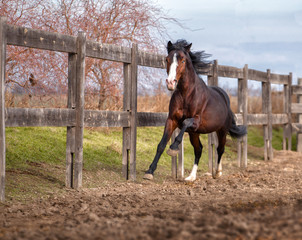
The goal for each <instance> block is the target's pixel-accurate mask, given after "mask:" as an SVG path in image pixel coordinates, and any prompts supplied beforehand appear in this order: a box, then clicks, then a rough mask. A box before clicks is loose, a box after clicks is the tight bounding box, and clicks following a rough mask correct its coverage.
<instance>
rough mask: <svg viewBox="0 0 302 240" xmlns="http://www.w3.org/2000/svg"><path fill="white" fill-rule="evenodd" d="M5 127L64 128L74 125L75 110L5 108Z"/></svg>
mask: <svg viewBox="0 0 302 240" xmlns="http://www.w3.org/2000/svg"><path fill="white" fill-rule="evenodd" d="M5 113H6V116H5V124H6V126H7V127H34V126H38V127H42V126H55V127H65V126H74V125H75V110H72V109H65V108H7V109H6V111H5Z"/></svg>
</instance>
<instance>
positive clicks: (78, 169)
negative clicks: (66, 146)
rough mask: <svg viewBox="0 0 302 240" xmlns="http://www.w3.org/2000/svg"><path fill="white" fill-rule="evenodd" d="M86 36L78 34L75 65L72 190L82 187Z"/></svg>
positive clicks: (81, 33) (82, 33)
mask: <svg viewBox="0 0 302 240" xmlns="http://www.w3.org/2000/svg"><path fill="white" fill-rule="evenodd" d="M85 55H86V34H85V33H84V32H79V33H78V38H77V64H76V80H77V81H76V127H75V164H74V188H75V189H79V188H81V187H82V172H83V135H84V100H85V99H84V92H85V89H84V86H85Z"/></svg>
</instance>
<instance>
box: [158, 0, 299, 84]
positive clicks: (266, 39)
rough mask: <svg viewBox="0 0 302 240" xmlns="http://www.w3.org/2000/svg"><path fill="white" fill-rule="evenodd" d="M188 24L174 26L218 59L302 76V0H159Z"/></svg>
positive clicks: (173, 29) (175, 31) (179, 34)
mask: <svg viewBox="0 0 302 240" xmlns="http://www.w3.org/2000/svg"><path fill="white" fill-rule="evenodd" d="M157 2H158V4H159V5H161V6H163V8H164V9H165V10H168V11H169V15H170V16H171V17H175V18H177V19H178V20H180V21H181V22H182V23H183V24H184V25H185V26H186V27H187V28H189V29H190V30H189V29H187V30H184V29H182V28H180V27H177V26H175V25H172V26H169V34H170V36H171V38H172V39H171V40H172V41H175V40H177V39H180V38H183V39H186V40H187V41H189V42H192V43H193V47H192V49H193V50H205V51H206V52H207V53H210V54H212V59H217V60H218V63H219V64H222V65H230V66H234V67H243V66H244V64H246V63H247V64H248V65H249V68H254V69H257V70H262V71H266V69H271V71H272V72H273V73H281V74H288V73H289V72H293V74H294V78H295V79H294V83H296V77H297V76H298V77H302V0H287V1H284V0H157Z"/></svg>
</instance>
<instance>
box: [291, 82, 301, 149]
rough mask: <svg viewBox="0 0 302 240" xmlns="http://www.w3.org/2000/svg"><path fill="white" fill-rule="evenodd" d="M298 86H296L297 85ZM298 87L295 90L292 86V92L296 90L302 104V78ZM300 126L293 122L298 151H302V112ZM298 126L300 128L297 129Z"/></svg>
mask: <svg viewBox="0 0 302 240" xmlns="http://www.w3.org/2000/svg"><path fill="white" fill-rule="evenodd" d="M295 87H296V86H295ZM297 87H298V88H299V90H296V91H294V90H293V89H294V88H293V86H292V92H296V93H295V94H297V103H300V104H302V78H298V85H297ZM298 124H299V125H298V126H297V127H295V125H293V124H292V129H293V130H295V131H297V152H302V129H301V125H302V114H298ZM296 128H298V129H296Z"/></svg>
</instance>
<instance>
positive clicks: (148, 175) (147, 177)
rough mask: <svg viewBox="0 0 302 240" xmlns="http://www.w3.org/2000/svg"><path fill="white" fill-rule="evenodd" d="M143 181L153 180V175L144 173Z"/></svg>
mask: <svg viewBox="0 0 302 240" xmlns="http://www.w3.org/2000/svg"><path fill="white" fill-rule="evenodd" d="M143 179H146V180H153V175H152V174H151V173H146V174H145V175H144V177H143Z"/></svg>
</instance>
